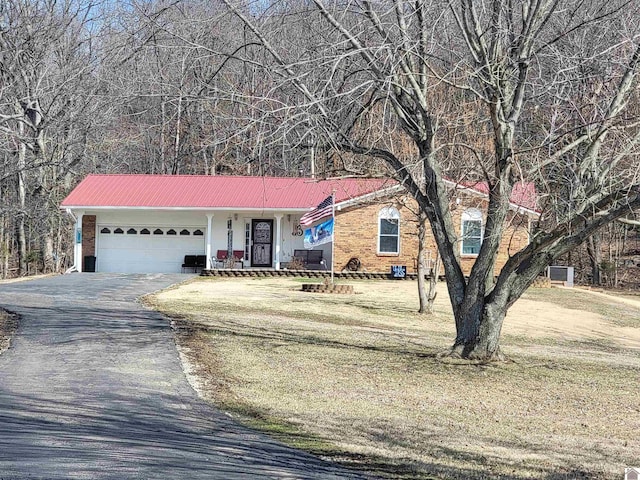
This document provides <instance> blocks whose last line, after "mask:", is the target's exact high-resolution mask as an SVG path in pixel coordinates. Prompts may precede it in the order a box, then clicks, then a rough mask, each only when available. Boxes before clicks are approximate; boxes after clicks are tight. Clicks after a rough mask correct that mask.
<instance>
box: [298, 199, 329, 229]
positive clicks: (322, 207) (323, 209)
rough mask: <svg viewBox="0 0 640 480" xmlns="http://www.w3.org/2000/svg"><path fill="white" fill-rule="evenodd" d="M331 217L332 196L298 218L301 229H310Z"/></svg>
mask: <svg viewBox="0 0 640 480" xmlns="http://www.w3.org/2000/svg"><path fill="white" fill-rule="evenodd" d="M331 216H333V194H331V195H329V196H328V197H327V198H325V199H324V200H323V201H321V202H320V203H319V204H318V206H317V207H316V208H314V209H313V210H311V211H310V212H307V213H305V214H304V215H303V216H302V217H301V218H300V225H302V226H303V227H310V226H312V225H314V224H318V223H320V222H322V221H324V220H325V219H326V218H327V217H331Z"/></svg>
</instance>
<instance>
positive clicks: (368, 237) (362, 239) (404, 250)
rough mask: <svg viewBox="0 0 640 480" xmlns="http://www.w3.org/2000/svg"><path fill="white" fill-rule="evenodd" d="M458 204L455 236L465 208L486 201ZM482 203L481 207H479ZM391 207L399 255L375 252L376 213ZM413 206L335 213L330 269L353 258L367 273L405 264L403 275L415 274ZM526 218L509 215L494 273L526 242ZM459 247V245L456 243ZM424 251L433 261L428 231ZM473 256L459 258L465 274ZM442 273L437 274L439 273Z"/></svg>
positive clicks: (402, 203)
mask: <svg viewBox="0 0 640 480" xmlns="http://www.w3.org/2000/svg"><path fill="white" fill-rule="evenodd" d="M458 199H459V204H458V203H455V202H453V203H452V205H451V208H452V217H453V222H454V226H455V228H456V231H457V232H458V234H460V229H461V226H462V213H463V212H464V211H465V210H466V209H467V208H471V207H474V208H480V209H481V210H483V209H484V208H486V200H485V199H481V198H478V197H477V196H474V195H468V194H467V195H465V194H460V195H458ZM483 203H484V204H483ZM387 206H394V207H395V208H397V209H398V212H399V213H400V249H399V250H400V252H399V253H398V254H393V255H391V254H384V253H383V254H381V253H378V212H379V211H380V209H382V208H384V207H387ZM415 211H417V205H416V203H415V200H413V199H406V198H405V199H401V200H398V201H396V202H394V201H389V202H387V203H376V204H370V205H364V206H356V207H351V208H348V209H345V210H342V211H337V212H336V219H335V230H334V235H335V238H334V240H335V250H334V268H335V270H336V271H338V272H339V271H342V270H343V269H345V267H346V265H347V262H348V261H349V260H350V259H351V258H353V257H356V258H358V259H359V260H360V262H361V269H364V270H366V271H369V272H389V271H390V269H391V266H392V265H406V266H407V272H411V273H416V270H417V261H416V259H417V256H418V223H417V217H416V215H415V213H413V212H415ZM528 226H529V222H528V218H527V217H526V216H525V215H520V214H516V213H514V212H511V213H510V214H509V216H508V226H507V228H506V230H505V233H504V235H503V238H502V241H501V243H500V247H499V249H498V257H497V262H496V272H495V273H496V274H497V273H498V272H499V271H500V269H501V268H502V267H503V266H504V264H505V262H506V261H507V259H508V258H509V255H513V254H514V253H515V252H517V251H519V250H520V249H522V248H523V247H525V246H526V245H527V244H528V243H529V232H528ZM456 248H458V249H459V248H460V244H459V243H457V244H456ZM426 249H427V250H428V251H429V253H430V257H431V259H435V255H436V252H437V247H436V244H435V240H434V238H433V234H432V233H431V230H430V229H428V230H427V235H426ZM475 258H476V257H475V256H474V255H463V256H462V257H461V259H460V262H461V266H462V270H463V272H464V273H465V275H468V274H469V273H470V272H471V267H472V266H473V264H474V263H475ZM442 273H443V272H442V271H441V272H440V274H442Z"/></svg>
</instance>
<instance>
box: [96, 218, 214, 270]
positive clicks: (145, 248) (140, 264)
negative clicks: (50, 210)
mask: <svg viewBox="0 0 640 480" xmlns="http://www.w3.org/2000/svg"><path fill="white" fill-rule="evenodd" d="M121 228H122V229H123V230H124V231H125V232H126V231H127V230H128V229H129V227H127V228H125V227H121ZM135 228H136V230H137V231H138V233H137V234H127V233H124V234H113V233H111V234H99V239H98V245H97V254H96V257H97V271H99V272H112V273H174V272H181V271H182V263H183V260H184V256H185V255H203V254H204V251H205V240H204V239H205V238H206V237H205V236H204V235H202V236H200V235H197V236H193V235H189V236H186V235H153V234H151V235H141V234H140V233H139V232H140V230H142V228H145V227H139V228H138V227H135ZM146 228H147V229H149V230H150V231H151V232H153V230H154V229H155V228H154V227H146ZM183 228H187V229H189V230H190V231H193V230H195V227H173V229H174V230H176V231H177V232H179V231H180V230H182V229H183ZM198 228H199V229H200V230H202V227H198ZM100 230H101V228H99V229H98V231H100ZM113 230H114V228H111V231H113Z"/></svg>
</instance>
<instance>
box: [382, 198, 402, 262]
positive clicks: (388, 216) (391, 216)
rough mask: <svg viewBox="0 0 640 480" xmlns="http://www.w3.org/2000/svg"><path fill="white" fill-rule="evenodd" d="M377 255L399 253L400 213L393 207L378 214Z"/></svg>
mask: <svg viewBox="0 0 640 480" xmlns="http://www.w3.org/2000/svg"><path fill="white" fill-rule="evenodd" d="M378 253H384V254H396V255H397V254H398V253H400V213H399V212H398V210H397V209H396V208H394V207H385V208H383V209H382V210H380V211H379V212H378Z"/></svg>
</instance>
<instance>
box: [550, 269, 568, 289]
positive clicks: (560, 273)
mask: <svg viewBox="0 0 640 480" xmlns="http://www.w3.org/2000/svg"><path fill="white" fill-rule="evenodd" d="M547 277H549V280H551V283H562V285H564V286H565V287H573V267H565V266H562V265H552V266H549V267H547Z"/></svg>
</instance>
